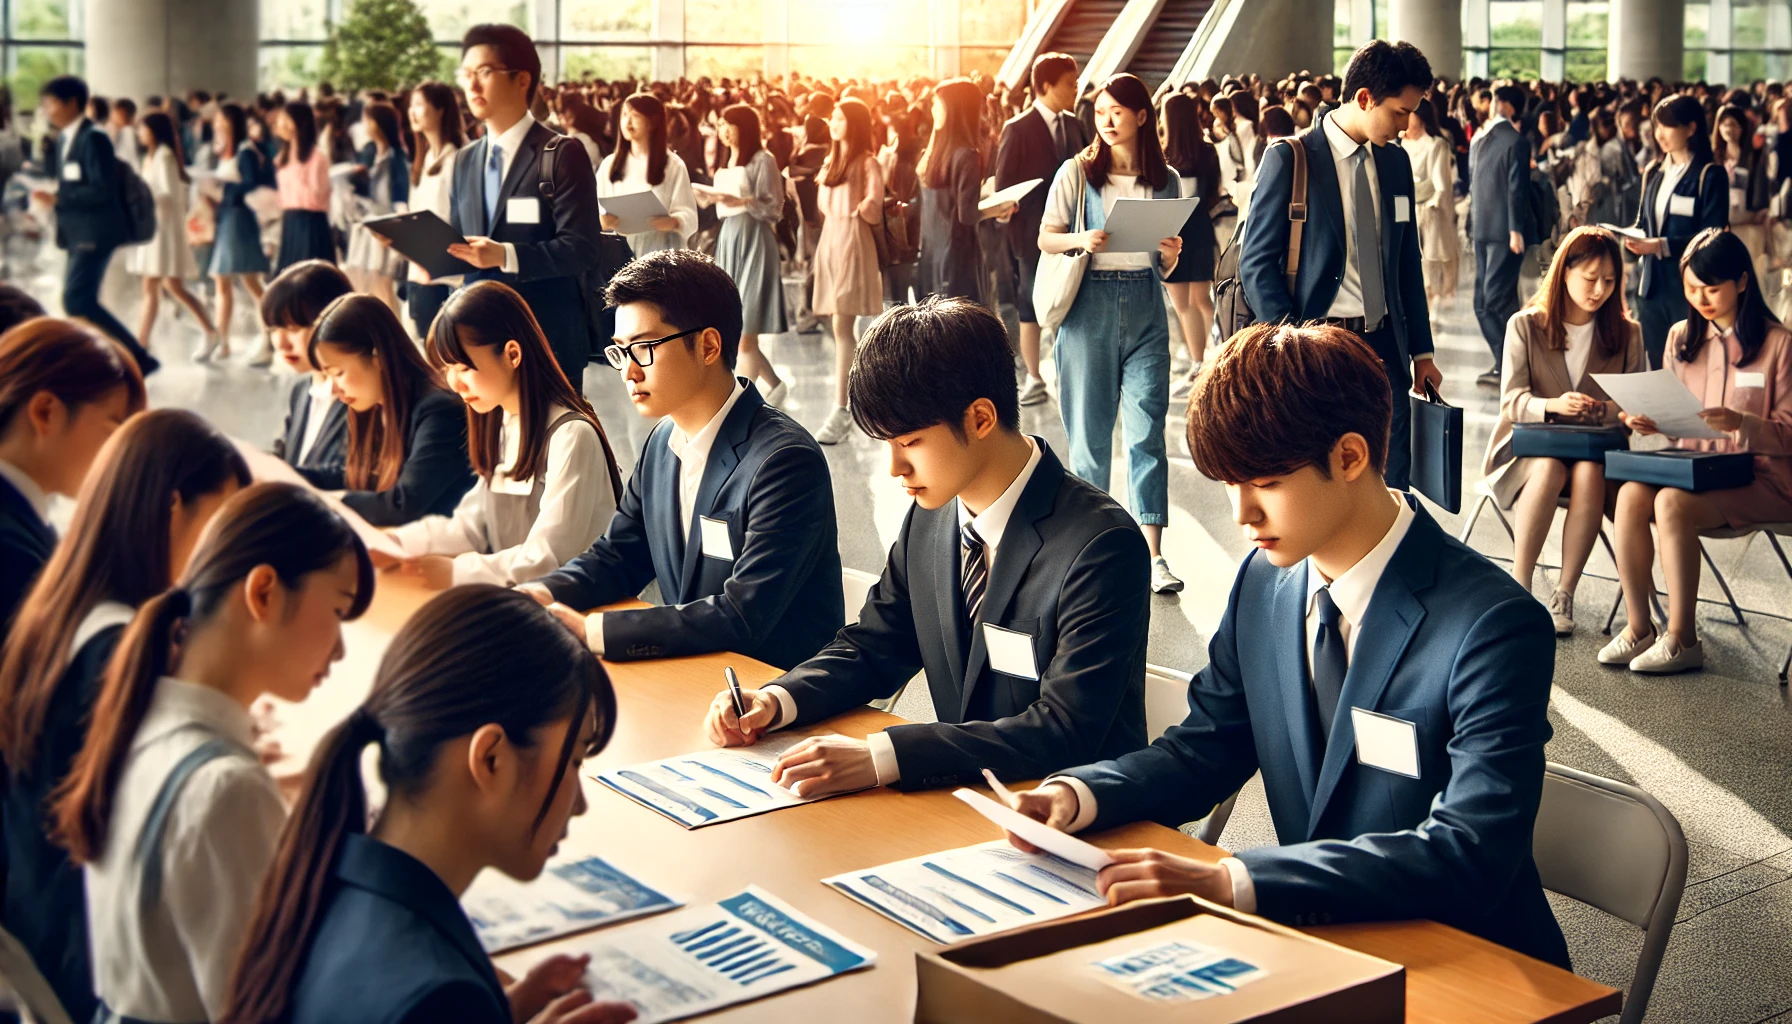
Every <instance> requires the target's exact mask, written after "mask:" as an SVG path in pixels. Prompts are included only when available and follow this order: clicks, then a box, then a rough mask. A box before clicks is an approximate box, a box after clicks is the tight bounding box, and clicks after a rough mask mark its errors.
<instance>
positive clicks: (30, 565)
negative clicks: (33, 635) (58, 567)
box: [0, 476, 56, 640]
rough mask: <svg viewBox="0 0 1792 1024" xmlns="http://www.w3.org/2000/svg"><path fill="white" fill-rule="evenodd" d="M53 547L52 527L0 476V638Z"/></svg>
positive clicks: (10, 626)
mask: <svg viewBox="0 0 1792 1024" xmlns="http://www.w3.org/2000/svg"><path fill="white" fill-rule="evenodd" d="M54 550H56V531H54V530H52V529H50V524H49V523H46V522H44V521H43V517H42V516H39V515H38V514H37V509H35V508H33V507H32V505H31V502H30V501H28V500H26V498H25V496H24V495H23V494H20V493H19V489H18V488H16V487H14V486H13V485H12V481H10V480H8V479H6V478H5V477H3V476H0V640H4V639H5V637H6V632H7V631H8V630H10V629H11V628H12V620H13V616H15V615H17V614H18V613H19V606H20V605H22V604H24V603H25V596H26V595H27V594H30V593H31V585H32V584H33V583H36V582H37V574H38V572H39V571H40V570H42V569H43V567H44V563H45V562H48V561H49V560H50V552H52V551H54Z"/></svg>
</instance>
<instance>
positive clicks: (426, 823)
mask: <svg viewBox="0 0 1792 1024" xmlns="http://www.w3.org/2000/svg"><path fill="white" fill-rule="evenodd" d="M518 679H528V680H530V684H529V685H528V686H522V687H519V686H517V685H515V681H516V680H518ZM615 722H616V703H615V697H614V695H613V694H612V692H611V690H610V681H609V678H608V677H607V676H606V675H605V674H604V670H603V666H602V665H601V664H600V663H599V662H598V660H597V658H596V657H595V656H593V655H592V654H591V653H590V652H589V651H587V650H586V649H585V645H584V643H582V642H581V641H580V639H579V638H578V637H576V636H574V635H573V634H572V633H571V632H569V631H568V630H567V629H566V628H565V627H564V626H562V625H560V623H559V622H557V621H556V620H555V619H554V617H553V616H552V615H550V614H549V613H548V612H547V610H546V609H544V608H542V607H541V606H539V605H537V604H536V603H535V602H534V601H532V600H530V599H529V598H528V597H527V596H526V595H523V594H519V593H517V592H516V591H514V590H505V589H502V588H500V587H495V586H490V585H485V584H474V585H470V586H464V587H456V588H455V589H453V590H450V591H448V592H447V593H445V594H442V595H440V596H438V597H436V598H435V599H434V600H432V601H430V602H429V603H428V604H427V605H424V606H423V608H422V609H421V610H420V611H418V612H417V614H416V615H414V616H413V617H412V618H411V620H410V621H409V622H407V623H405V625H404V627H403V628H402V629H400V630H399V631H398V635H397V636H395V637H393V639H392V644H391V646H390V647H389V648H387V650H386V655H385V657H384V658H383V659H382V660H381V661H380V667H379V674H378V676H376V677H375V679H374V682H373V691H372V693H370V694H369V695H368V697H367V700H366V702H365V703H363V704H362V705H361V706H360V707H359V708H356V709H355V711H354V713H353V714H351V715H349V717H348V719H347V720H346V721H344V722H343V723H342V724H340V725H338V726H337V727H336V728H335V729H334V730H333V731H331V732H330V733H329V735H327V736H326V737H325V738H324V742H323V745H322V746H321V747H319V748H318V751H317V753H316V754H315V755H314V756H313V758H312V761H311V766H310V769H309V770H308V771H307V772H306V775H305V785H304V789H303V790H302V791H301V793H300V794H299V800H298V803H297V805H296V806H295V807H294V808H293V813H292V817H291V819H290V820H289V821H288V822H287V824H286V830H285V832H283V833H282V834H281V836H280V848H279V851H278V852H277V853H276V854H275V857H274V863H273V867H272V868H270V869H269V871H268V874H267V877H266V879H264V880H263V882H262V884H261V891H260V893H259V895H258V896H257V898H256V901H255V913H254V916H253V917H252V918H251V920H250V924H249V928H248V932H247V935H246V937H245V938H244V941H243V944H242V954H241V956H240V957H239V959H238V960H237V965H236V971H235V972H234V974H233V975H232V977H231V983H230V1002H229V1007H228V1009H227V1010H226V1012H225V1013H224V1015H223V1016H222V1018H214V1019H221V1020H223V1021H227V1022H229V1024H274V1022H281V1024H336V1022H339V1021H348V1020H355V1021H381V1022H385V1024H399V1022H416V1024H424V1022H434V1021H447V1020H452V1021H457V1022H462V1024H512V1022H513V1021H533V1022H535V1024H550V1022H552V1024H621V1022H623V1021H628V1020H631V1019H633V1018H634V1016H635V1013H634V1009H633V1007H631V1006H629V1005H628V1004H625V1003H611V1004H597V1003H592V1002H591V996H590V994H589V993H587V992H586V991H585V990H584V989H582V988H579V987H577V986H578V982H579V979H580V978H581V977H582V976H583V975H584V971H585V959H584V958H573V957H565V956H560V957H553V958H551V959H549V960H547V961H545V962H543V963H542V964H541V965H539V966H538V967H536V968H535V969H534V970H533V971H531V972H530V973H529V974H528V976H526V977H524V978H523V979H522V980H521V981H519V982H515V983H513V984H512V985H510V986H509V987H508V988H505V987H503V986H502V985H501V984H500V983H499V981H498V978H497V975H496V973H495V972H494V971H493V969H492V964H491V960H490V958H489V957H487V956H486V954H485V952H484V951H483V950H482V949H481V948H480V945H479V940H478V938H477V937H476V936H475V934H474V932H473V927H472V925H471V923H470V922H468V920H467V917H466V914H465V913H464V912H463V911H462V910H461V908H460V902H459V901H460V897H461V894H462V893H463V892H465V891H466V888H467V886H469V885H471V884H472V882H473V879H474V877H475V876H477V875H478V874H479V872H480V871H482V870H484V869H485V868H493V869H496V870H498V871H501V872H503V873H504V874H506V875H509V876H510V877H512V878H516V879H519V880H523V881H527V880H529V879H532V878H535V877H536V876H537V875H539V874H540V873H541V871H542V868H543V866H544V865H545V864H546V862H547V860H548V858H549V857H550V856H551V855H552V854H553V853H554V850H555V848H556V846H557V845H558V843H559V842H560V840H561V839H562V838H563V837H564V836H565V834H566V828H567V824H568V822H569V820H570V819H571V818H572V817H573V816H574V815H578V814H583V813H584V812H585V797H584V793H583V790H582V789H581V788H580V783H579V767H580V764H581V762H582V761H583V760H584V759H585V758H586V757H589V756H592V755H595V754H596V753H597V752H598V751H600V750H602V749H603V747H604V745H605V744H606V743H607V742H609V738H610V734H611V732H612V730H613V729H614V727H615ZM368 747H373V748H375V750H376V751H377V752H378V754H379V774H380V779H381V781H382V782H383V783H384V785H385V789H386V804H385V806H384V808H382V809H381V810H380V811H379V813H378V815H377V816H376V817H375V818H374V820H373V822H372V824H371V826H370V825H369V823H368V807H367V794H366V792H365V790H363V789H362V782H361V758H362V754H363V753H365V752H366V750H367V748H368Z"/></svg>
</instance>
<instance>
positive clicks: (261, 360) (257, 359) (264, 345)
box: [249, 334, 274, 370]
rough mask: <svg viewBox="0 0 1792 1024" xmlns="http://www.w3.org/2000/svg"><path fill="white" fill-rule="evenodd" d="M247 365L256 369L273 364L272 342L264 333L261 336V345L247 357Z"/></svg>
mask: <svg viewBox="0 0 1792 1024" xmlns="http://www.w3.org/2000/svg"><path fill="white" fill-rule="evenodd" d="M249 365H250V366H252V367H254V368H255V369H257V370H261V369H266V368H267V367H269V366H272V365H274V342H273V341H272V340H271V339H270V338H269V337H268V336H267V335H266V334H263V335H262V336H261V347H260V348H257V349H256V350H255V355H253V356H251V357H250V358H249Z"/></svg>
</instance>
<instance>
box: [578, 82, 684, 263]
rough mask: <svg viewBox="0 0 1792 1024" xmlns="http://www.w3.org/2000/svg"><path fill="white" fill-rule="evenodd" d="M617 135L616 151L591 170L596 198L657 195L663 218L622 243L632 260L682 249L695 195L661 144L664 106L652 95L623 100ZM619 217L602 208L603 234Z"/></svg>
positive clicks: (679, 162) (679, 163) (678, 164)
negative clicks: (628, 250)
mask: <svg viewBox="0 0 1792 1024" xmlns="http://www.w3.org/2000/svg"><path fill="white" fill-rule="evenodd" d="M619 109H620V110H621V111H622V125H621V129H622V130H621V133H620V135H619V137H618V138H617V140H616V152H614V153H611V154H610V155H609V156H606V157H604V162H603V163H601V164H599V165H598V168H597V198H598V200H599V201H600V205H602V202H601V201H602V200H604V199H608V198H610V197H612V196H623V195H632V194H634V193H637V192H649V191H651V192H652V193H653V194H654V195H656V196H658V197H659V200H660V205H661V206H664V207H665V208H666V212H665V214H664V215H662V216H659V217H655V218H653V219H652V221H650V222H649V225H648V230H646V231H637V232H634V233H631V234H629V235H628V236H627V237H628V245H629V248H630V249H632V250H634V253H635V255H636V256H640V255H641V254H643V253H649V252H653V251H655V250H658V249H682V248H684V246H685V243H686V242H687V241H688V240H689V239H690V237H691V236H692V235H693V234H696V232H697V197H696V195H695V194H694V193H692V192H691V174H690V170H689V169H688V168H686V167H685V165H684V160H683V159H681V158H680V157H679V155H678V154H677V153H674V152H672V150H671V149H670V148H669V147H668V146H667V145H666V105H665V104H664V103H661V102H660V100H659V97H657V96H654V95H653V94H652V93H645V92H638V93H635V94H634V95H633V96H630V97H629V98H628V99H627V100H624V101H623V103H622V106H621V107H620V108H619ZM621 224H622V220H621V218H619V217H617V216H615V215H614V214H611V213H610V212H609V209H608V207H607V206H606V207H605V209H604V214H603V226H604V230H605V231H615V230H616V229H617V228H619V227H620V226H621Z"/></svg>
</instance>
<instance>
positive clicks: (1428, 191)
mask: <svg viewBox="0 0 1792 1024" xmlns="http://www.w3.org/2000/svg"><path fill="white" fill-rule="evenodd" d="M1399 138H1400V148H1401V149H1403V150H1405V151H1406V158H1407V160H1408V161H1410V162H1411V164H1412V204H1413V208H1414V213H1413V219H1414V220H1416V221H1417V222H1418V229H1419V266H1420V270H1421V272H1422V273H1423V274H1424V275H1425V301H1426V306H1427V307H1428V308H1429V309H1430V311H1431V333H1432V335H1433V336H1434V337H1435V336H1436V335H1438V334H1441V333H1442V331H1443V326H1442V321H1440V320H1439V319H1438V317H1439V315H1440V314H1441V312H1442V310H1443V307H1444V304H1445V303H1447V302H1448V301H1449V300H1450V298H1451V297H1452V296H1454V295H1455V294H1456V279H1457V277H1458V276H1460V275H1459V274H1458V273H1457V270H1458V262H1459V261H1460V259H1461V258H1462V249H1461V245H1460V243H1459V242H1458V241H1457V240H1456V151H1455V148H1454V147H1452V146H1451V145H1450V142H1449V140H1448V139H1447V138H1445V136H1444V133H1443V129H1441V128H1439V127H1438V124H1437V110H1436V108H1434V107H1433V106H1432V105H1431V101H1430V100H1426V99H1421V100H1420V101H1419V104H1418V106H1416V107H1414V108H1413V111H1412V113H1411V114H1409V115H1407V118H1406V131H1405V132H1403V133H1401V135H1400V137H1399ZM1557 251H1558V252H1559V251H1560V250H1557ZM1620 270H1622V268H1621V267H1620Z"/></svg>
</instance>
